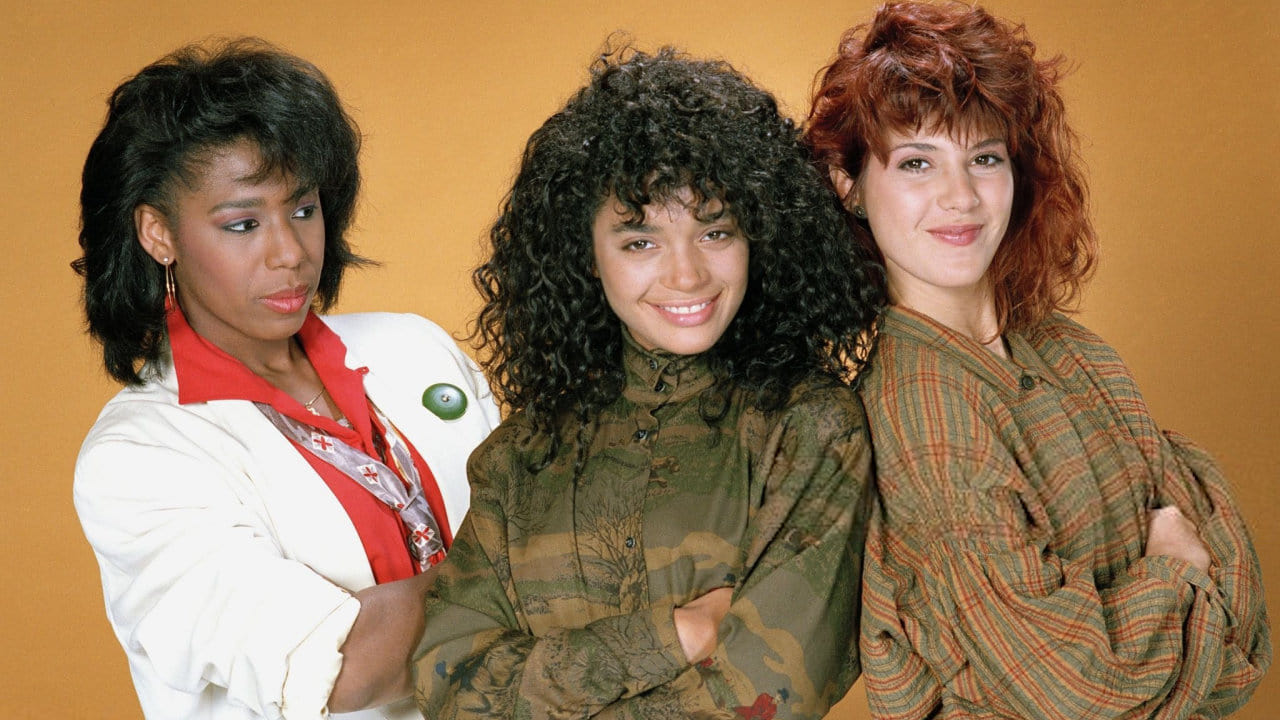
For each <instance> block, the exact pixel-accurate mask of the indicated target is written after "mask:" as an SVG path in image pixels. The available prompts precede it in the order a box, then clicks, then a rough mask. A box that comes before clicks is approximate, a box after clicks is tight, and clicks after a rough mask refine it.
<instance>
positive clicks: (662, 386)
mask: <svg viewBox="0 0 1280 720" xmlns="http://www.w3.org/2000/svg"><path fill="white" fill-rule="evenodd" d="M653 389H654V390H656V391H658V392H662V391H663V390H666V389H667V384H666V383H665V382H663V381H661V380H659V381H658V384H657V385H654V386H653Z"/></svg>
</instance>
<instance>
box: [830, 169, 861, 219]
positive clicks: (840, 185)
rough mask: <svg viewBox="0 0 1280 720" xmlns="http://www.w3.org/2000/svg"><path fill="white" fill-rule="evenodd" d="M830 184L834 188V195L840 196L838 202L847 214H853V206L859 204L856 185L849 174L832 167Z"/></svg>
mask: <svg viewBox="0 0 1280 720" xmlns="http://www.w3.org/2000/svg"><path fill="white" fill-rule="evenodd" d="M830 173H831V184H832V185H834V186H835V188H836V195H838V196H840V202H841V203H843V204H844V207H845V209H846V210H848V211H849V212H853V206H854V205H858V204H859V199H860V198H859V197H858V196H859V194H860V193H859V192H858V183H857V182H856V181H855V180H854V179H853V178H852V177H850V176H849V173H847V172H845V171H844V170H842V169H840V168H838V167H832V168H831V170H830Z"/></svg>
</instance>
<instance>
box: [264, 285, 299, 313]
mask: <svg viewBox="0 0 1280 720" xmlns="http://www.w3.org/2000/svg"><path fill="white" fill-rule="evenodd" d="M307 294H308V293H307V286H306V285H299V286H298V287H294V288H288V289H285V290H281V291H279V292H274V293H271V294H270V295H264V296H263V298H262V302H263V303H264V304H265V305H266V306H267V307H269V308H271V309H272V310H274V311H276V312H278V313H280V314H281V315H292V314H294V313H296V312H298V311H299V310H301V309H302V308H304V307H306V305H307Z"/></svg>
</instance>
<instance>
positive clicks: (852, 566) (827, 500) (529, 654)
mask: <svg viewBox="0 0 1280 720" xmlns="http://www.w3.org/2000/svg"><path fill="white" fill-rule="evenodd" d="M490 237H491V240H492V244H493V248H492V252H493V254H492V257H491V258H490V259H489V260H488V261H487V262H486V263H485V264H484V265H483V266H481V267H480V268H479V269H478V270H477V271H476V273H475V280H476V284H477V286H478V287H479V289H480V292H481V294H482V295H483V296H484V299H485V306H484V309H483V311H482V312H481V314H480V317H479V322H478V327H477V330H476V335H477V336H478V338H479V340H480V341H481V343H480V345H481V347H482V349H483V351H484V353H485V357H484V358H483V360H482V364H483V365H484V366H485V367H486V369H487V370H488V371H489V375H490V378H491V382H492V383H493V384H494V386H495V387H496V392H497V394H498V396H499V398H500V399H501V400H502V401H504V402H506V403H507V404H508V405H509V406H510V407H511V408H512V410H513V413H512V415H511V416H510V417H509V418H508V419H507V420H506V422H504V423H503V424H502V425H501V426H500V427H499V428H498V429H497V430H496V431H495V432H494V434H493V435H492V436H491V437H490V438H489V440H488V441H486V442H485V443H483V444H482V445H481V446H480V447H479V448H478V449H477V450H476V452H475V453H474V454H473V455H472V457H471V459H470V461H469V463H468V474H469V479H470V480H471V483H472V506H471V511H470V513H469V514H468V516H467V519H466V520H465V521H464V522H463V526H462V529H461V530H460V531H459V533H458V538H457V541H456V542H455V544H454V548H453V550H452V552H451V554H450V560H449V562H447V563H445V564H444V565H443V566H442V568H441V573H440V574H439V576H438V578H437V582H436V583H435V585H434V586H433V588H432V590H431V592H430V594H429V595H428V600H427V605H426V618H427V619H426V623H427V628H428V629H427V632H426V634H425V635H424V637H423V640H422V644H421V646H420V648H419V660H418V700H419V703H420V705H421V707H422V710H423V712H424V714H426V715H427V716H428V717H439V718H457V717H528V716H534V717H548V716H554V717H588V716H597V715H598V716H601V717H672V718H676V717H697V716H702V715H703V714H707V713H716V712H720V713H724V712H726V711H727V712H730V713H732V712H734V711H736V712H737V713H738V714H739V715H742V716H746V717H759V718H769V717H775V716H776V717H819V716H821V715H822V714H823V713H824V712H825V711H826V710H827V708H828V707H829V706H830V705H831V704H832V703H833V702H835V701H836V700H838V699H839V698H840V697H841V696H842V695H843V694H844V692H845V690H846V689H847V688H848V687H849V685H850V683H852V682H853V679H854V678H855V677H856V675H857V667H858V666H857V657H856V653H855V652H854V645H853V643H854V637H855V635H856V619H857V613H856V608H857V599H858V575H859V569H860V565H861V559H860V555H861V548H862V528H863V516H864V513H865V509H866V507H867V495H866V489H867V487H868V486H869V477H868V473H869V470H870V465H871V458H870V455H869V453H868V443H867V440H866V435H865V430H864V422H863V413H862V408H861V405H860V403H859V402H858V399H857V395H856V393H855V392H854V391H853V390H852V389H851V388H850V387H849V381H850V379H851V377H852V376H853V375H854V373H855V372H856V371H857V370H858V369H859V368H861V366H862V365H863V363H864V362H865V359H866V357H867V354H868V353H867V350H868V348H867V338H868V331H869V330H870V328H871V325H872V323H873V321H874V318H875V317H876V315H877V313H878V311H879V309H880V307H881V305H882V301H881V294H882V290H881V287H880V280H879V275H878V273H877V272H876V271H875V269H874V266H873V265H872V263H871V262H870V261H869V259H868V258H867V257H866V256H865V255H864V254H863V253H862V252H861V251H860V250H858V249H857V247H856V246H855V245H854V243H852V242H851V241H850V239H849V236H848V228H847V226H846V224H845V222H844V220H843V217H842V212H841V210H840V207H839V204H838V202H837V200H836V198H835V197H834V196H833V195H832V194H831V193H830V191H829V190H828V189H827V188H825V187H824V186H823V183H822V179H821V177H820V176H819V174H818V173H817V172H816V170H815V169H814V168H813V167H812V165H811V164H810V162H809V157H808V154H807V153H806V152H805V151H804V149H803V146H802V145H801V144H800V142H799V138H798V131H797V130H796V129H795V127H794V124H793V123H792V122H791V121H790V120H788V119H785V118H783V117H782V116H781V115H780V114H779V112H778V109H777V106H776V104H775V101H774V99H773V98H772V96H770V95H769V94H768V93H766V92H764V91H762V90H759V89H758V88H756V87H754V86H753V85H752V84H751V83H750V81H748V80H747V79H746V78H744V77H743V76H742V75H740V74H738V73H737V72H735V71H734V70H733V69H732V68H730V67H729V66H728V65H726V64H724V63H720V62H703V61H696V60H690V59H685V58H683V57H682V56H680V55H678V54H676V53H675V52H673V51H671V50H663V51H661V52H659V53H657V54H656V55H647V54H644V53H640V52H635V53H631V54H629V55H628V56H627V57H625V58H624V57H619V56H613V57H608V56H606V57H604V58H602V59H601V60H600V61H599V62H598V63H597V64H596V65H595V66H594V67H593V69H592V73H591V81H590V83H589V84H588V85H587V86H586V87H585V88H583V89H582V90H580V91H579V92H578V93H577V94H576V95H575V96H574V97H573V98H572V99H571V100H569V102H568V103H567V104H566V105H565V107H564V108H563V109H562V110H560V111H559V112H557V113H556V114H555V115H553V116H552V117H551V118H550V119H549V120H547V121H546V123H545V124H544V125H543V126H542V127H541V128H540V129H539V130H537V132H535V133H534V134H533V136H532V137H531V138H530V140H529V143H528V146H527V147H526V149H525V153H524V159H523V162H522V165H521V168H520V172H519V175H518V176H517V178H516V181H515V185H514V187H513V188H512V190H511V192H510V194H509V195H508V196H507V199H506V201H505V204H504V206H503V209H502V214H501V216H500V218H499V219H498V221H497V223H496V224H495V225H494V227H493V230H492V232H491V236H490Z"/></svg>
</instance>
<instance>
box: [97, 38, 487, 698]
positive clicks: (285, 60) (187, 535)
mask: <svg viewBox="0 0 1280 720" xmlns="http://www.w3.org/2000/svg"><path fill="white" fill-rule="evenodd" d="M359 141H360V138H359V134H358V132H357V130H356V127H355V125H354V123H353V122H352V121H351V118H350V117H348V115H347V114H346V112H345V111H344V110H343V108H342V105H341V103H340V102H339V100H338V97H337V95H336V94H335V93H334V90H333V88H332V87H331V86H330V84H329V82H328V80H327V79H326V78H325V77H324V75H323V74H321V72H320V71H319V70H317V69H316V68H315V67H314V66H312V65H311V64H310V63H307V62H305V61H303V60H301V59H299V58H296V57H293V56H290V55H287V54H284V53H282V52H280V51H278V50H275V49H274V48H272V47H270V46H268V45H266V44H265V43H261V42H259V41H252V40H241V41H236V42H232V43H228V44H225V45H220V46H217V47H204V48H202V47H197V46H192V47H189V48H184V49H182V50H179V51H178V52H175V53H173V54H172V55H169V56H167V57H165V58H162V59H161V60H159V61H157V62H156V63H154V64H152V65H150V66H148V67H146V68H144V69H143V70H142V71H141V72H139V73H138V74H137V75H136V76H134V77H132V78H130V79H129V80H127V81H125V82H124V83H123V84H122V85H120V86H119V87H118V88H116V90H115V91H114V92H113V93H112V95H111V100H110V106H109V111H108V114H107V119H106V123H105V125H104V127H103V128H102V131H101V132H100V133H99V135H98V137H97V139H96V140H95V141H94V143H93V146H92V148H91V149H90V151H89V156H88V159H87V160H86V161H85V166H84V175H83V187H82V190H81V195H80V202H81V223H82V225H81V231H80V245H81V248H82V249H83V251H84V254H83V256H82V257H81V258H80V259H79V260H77V261H76V263H75V264H74V265H75V267H76V269H77V270H78V271H79V272H80V273H81V274H82V275H83V276H84V303H85V311H86V315H87V316H88V323H89V331H90V333H91V334H92V335H93V336H94V338H96V339H97V340H99V341H100V342H101V343H102V346H103V354H104V359H105V364H106V368H107V371H108V372H109V373H111V375H112V376H113V377H115V378H116V379H118V380H120V381H121V382H122V383H124V384H125V385H126V386H127V387H126V388H125V389H124V390H122V391H121V392H120V393H119V394H118V395H117V396H116V397H115V398H114V399H112V400H111V401H110V402H109V403H108V404H107V406H106V408H104V409H103V411H102V414H101V416H99V418H98V420H97V422H96V423H95V424H94V426H93V428H92V429H91V430H90V431H89V435H88V437H87V438H86V439H85V441H84V445H83V447H82V448H81V450H80V456H79V459H78V460H77V463H76V477H75V502H76V510H77V512H78V513H79V515H80V520H81V522H82V523H83V525H84V531H85V535H86V536H87V537H88V539H89V543H90V545H92V546H93V550H94V553H95V555H96V556H97V558H98V563H99V566H100V568H101V571H102V582H103V587H104V595H105V597H106V603H107V615H108V618H109V619H110V621H111V625H112V628H113V629H114V630H115V632H116V637H117V638H118V639H119V640H120V643H121V645H123V646H124V649H125V652H126V654H127V655H128V658H129V668H130V671H131V672H132V674H133V679H134V684H135V686H136V688H137V691H138V697H139V700H140V701H141V704H142V709H143V712H144V713H145V714H146V716H147V717H148V718H152V719H153V720H155V719H157V718H186V719H189V718H220V719H225V718H237V719H248V718H278V717H286V718H292V717H303V718H315V717H320V716H321V715H322V714H324V712H325V711H326V709H327V710H330V711H343V710H353V709H357V708H361V707H369V706H375V705H383V707H380V708H378V709H377V710H375V711H371V712H370V713H369V717H378V718H388V717H393V718H406V719H407V718H420V717H421V716H420V715H419V714H418V712H417V709H416V707H414V705H413V703H412V702H410V701H407V700H406V699H405V698H407V695H408V694H409V690H410V666H409V657H410V653H411V651H412V649H413V647H414V645H415V643H416V641H417V637H418V634H419V633H420V632H421V622H422V615H421V603H422V597H423V593H424V591H425V587H426V583H427V580H428V578H429V577H430V576H431V574H432V573H429V572H424V571H426V570H427V569H428V568H430V567H431V565H433V564H434V563H435V562H437V561H438V560H439V559H440V558H441V557H443V555H444V553H445V550H446V548H447V547H448V545H449V543H450V539H451V534H450V533H451V529H450V525H449V523H450V521H452V522H453V523H455V524H456V523H458V522H459V521H460V520H461V518H462V516H463V514H464V513H465V511H466V503H467V491H466V484H465V474H464V472H465V468H464V463H465V459H466V457H467V454H468V452H469V451H470V450H471V449H472V448H473V447H475V445H476V444H477V443H478V442H479V441H480V440H481V439H482V438H483V437H484V436H485V435H486V434H487V433H488V431H489V430H490V429H491V428H492V427H493V425H494V424H496V421H497V407H496V405H494V403H493V402H492V399H491V394H490V393H489V392H488V390H487V388H486V387H485V384H484V382H483V379H482V378H481V377H480V375H479V371H478V370H477V369H476V368H475V367H474V366H473V365H471V364H470V363H469V362H468V360H467V359H466V356H465V355H463V354H462V352H461V351H460V350H459V349H458V347H457V345H456V344H454V343H453V342H452V340H451V339H450V338H449V336H448V335H447V334H446V333H445V332H444V331H443V330H441V329H440V328H438V327H436V326H435V325H433V324H431V323H430V322H428V321H426V320H424V319H422V318H419V317H416V316H412V315H389V314H382V313H376V314H375V313H366V314H359V315H346V316H331V317H326V318H323V319H322V318H320V317H319V316H317V315H316V314H315V313H314V312H312V308H313V307H314V308H315V309H320V310H323V309H326V308H328V307H330V306H331V305H332V303H333V302H334V300H335V299H336V298H337V296H338V290H339V288H340V286H341V282H342V277H343V274H344V272H345V271H346V269H347V268H348V267H351V266H353V265H357V264H360V263H361V262H363V260H362V259H361V258H359V257H357V256H356V255H355V254H353V252H352V250H351V249H350V247H349V245H348V243H347V239H346V231H347V228H348V227H349V226H350V223H351V218H352V213H353V210H354V208H355V201H356V195H357V190H358V188H359V184H360V174H359V170H358V168H357V165H356V157H357V152H358V149H359ZM424 388H426V389H428V390H430V392H428V393H427V397H426V398H425V399H423V400H420V398H422V397H423V390H424ZM468 401H469V403H468ZM424 404H425V405H426V407H424ZM468 404H469V406H470V408H469V409H468V408H467V407H466V406H467V405H468ZM389 701H397V702H396V704H394V705H388V704H386V703H388V702H389Z"/></svg>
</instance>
